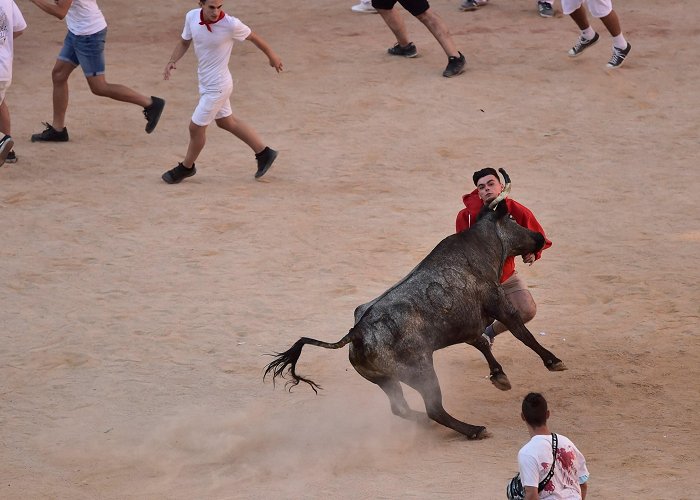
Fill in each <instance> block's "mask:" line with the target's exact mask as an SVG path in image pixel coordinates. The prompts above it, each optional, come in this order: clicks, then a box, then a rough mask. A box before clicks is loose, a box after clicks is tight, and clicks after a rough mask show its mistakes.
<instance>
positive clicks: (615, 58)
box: [606, 42, 632, 69]
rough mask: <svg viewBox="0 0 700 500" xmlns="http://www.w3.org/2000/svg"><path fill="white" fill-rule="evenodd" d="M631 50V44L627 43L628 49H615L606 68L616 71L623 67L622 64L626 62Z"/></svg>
mask: <svg viewBox="0 0 700 500" xmlns="http://www.w3.org/2000/svg"><path fill="white" fill-rule="evenodd" d="M630 49H632V46H631V45H630V44H629V42H627V47H626V48H624V49H618V48H617V47H613V53H612V57H611V58H610V60H609V61H608V64H607V65H606V67H607V68H610V69H615V68H619V67H620V66H622V63H623V62H625V57H627V54H629V53H630Z"/></svg>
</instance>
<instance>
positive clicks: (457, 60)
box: [442, 52, 467, 78]
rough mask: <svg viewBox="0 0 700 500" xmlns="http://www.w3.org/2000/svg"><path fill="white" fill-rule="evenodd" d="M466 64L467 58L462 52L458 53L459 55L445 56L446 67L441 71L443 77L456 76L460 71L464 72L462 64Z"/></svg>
mask: <svg viewBox="0 0 700 500" xmlns="http://www.w3.org/2000/svg"><path fill="white" fill-rule="evenodd" d="M466 64H467V59H466V58H465V57H464V54H462V53H461V52H460V53H459V57H454V56H450V57H448V58H447V67H446V68H445V71H443V72H442V76H444V77H445V78H451V77H453V76H457V75H459V74H460V73H464V66H465V65H466Z"/></svg>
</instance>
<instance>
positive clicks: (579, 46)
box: [569, 33, 600, 57]
mask: <svg viewBox="0 0 700 500" xmlns="http://www.w3.org/2000/svg"><path fill="white" fill-rule="evenodd" d="M599 38H600V35H599V34H598V33H596V34H595V36H593V38H591V39H590V40H586V39H585V38H583V36H580V37H579V39H578V42H576V45H574V46H573V47H571V48H570V49H569V57H576V56H577V55H579V54H581V52H583V51H584V50H586V49H587V48H588V47H590V46H591V45H595V43H596V42H597V41H598V39H599Z"/></svg>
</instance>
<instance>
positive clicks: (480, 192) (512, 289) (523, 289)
mask: <svg viewBox="0 0 700 500" xmlns="http://www.w3.org/2000/svg"><path fill="white" fill-rule="evenodd" d="M472 179H473V181H474V185H475V186H476V189H475V190H474V191H472V192H471V193H469V194H465V195H464V196H463V197H462V201H463V202H464V206H465V208H463V209H462V210H461V211H460V212H459V213H458V214H457V224H456V225H457V232H458V233H459V232H462V231H465V230H467V229H469V228H470V227H471V226H472V224H474V223H476V219H477V217H478V216H479V212H481V209H482V208H484V205H488V204H489V203H490V202H492V201H493V200H494V199H496V197H497V196H498V195H499V194H501V191H503V187H504V186H503V184H501V180H500V178H499V177H498V172H496V170H495V169H493V168H484V169H481V170H479V171H478V172H474V175H473V176H472ZM504 203H505V204H506V207H507V208H508V213H509V214H510V215H511V217H512V218H513V220H515V222H517V223H518V224H520V225H521V226H523V227H526V228H528V229H529V230H531V231H536V232H538V233H541V234H542V236H544V237H545V238H544V239H545V243H544V247H542V250H544V249H546V248H549V247H550V246H552V242H551V241H549V240H548V239H547V236H546V235H545V234H544V229H542V226H541V225H540V223H539V222H537V219H535V216H534V215H533V214H532V212H530V210H529V209H528V208H527V207H525V206H523V205H521V204H520V203H518V202H517V201H514V200H511V199H510V198H506V199H505V200H504ZM542 250H540V251H539V252H537V253H536V254H532V253H530V254H527V255H523V262H525V263H527V264H529V265H532V264H533V262H535V261H536V260H537V259H539V258H540V257H541V255H542ZM501 286H502V287H503V290H504V291H505V292H506V296H507V297H508V299H509V300H510V302H511V303H512V304H513V306H514V307H515V308H516V309H517V310H518V312H519V313H520V318H521V319H522V320H523V323H527V322H528V321H530V320H531V319H532V318H534V317H535V313H537V304H535V301H534V299H533V298H532V295H531V294H530V291H529V290H528V289H527V284H526V283H525V280H523V279H522V278H521V277H520V276H519V275H518V273H517V272H516V271H515V258H514V257H508V258H507V259H506V261H505V263H504V265H503V272H502V274H501ZM507 329H508V328H507V327H506V326H505V325H504V324H503V323H501V322H500V321H494V322H493V323H492V324H490V325H489V326H487V327H486V330H485V331H484V336H486V337H487V338H488V341H489V343H490V344H491V345H493V339H494V337H495V336H496V335H498V334H499V333H503V332H505V331H506V330H507Z"/></svg>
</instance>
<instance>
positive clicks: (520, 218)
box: [456, 189, 552, 283]
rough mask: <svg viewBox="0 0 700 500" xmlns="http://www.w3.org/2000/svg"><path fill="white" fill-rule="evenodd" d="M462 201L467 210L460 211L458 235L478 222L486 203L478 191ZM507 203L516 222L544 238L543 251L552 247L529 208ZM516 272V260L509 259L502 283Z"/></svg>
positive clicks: (513, 202)
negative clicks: (477, 219)
mask: <svg viewBox="0 0 700 500" xmlns="http://www.w3.org/2000/svg"><path fill="white" fill-rule="evenodd" d="M462 201H463V202H464V206H465V208H463V209H462V210H460V211H459V213H458V214H457V223H456V225H457V232H458V233H460V232H462V231H465V230H467V229H469V228H470V227H471V226H472V224H474V223H475V222H476V218H477V217H478V215H479V212H481V209H482V208H484V202H483V201H482V200H481V198H479V194H478V193H477V190H476V189H475V190H474V191H472V192H471V193H469V194H465V195H464V196H463V197H462ZM505 202H506V207H507V208H508V213H509V214H510V215H512V216H513V219H514V220H515V222H517V223H518V224H520V225H521V226H523V227H526V228H528V229H529V230H530V231H535V232H538V233H541V234H542V236H544V247H542V250H544V249H546V248H549V247H551V246H552V242H551V241H549V240H548V239H547V236H546V235H545V234H544V229H542V226H540V223H539V222H537V219H535V216H534V215H533V214H532V212H530V209H529V208H527V207H525V206H524V205H521V204H520V203H518V202H517V201H515V200H511V199H510V198H506V199H505ZM542 250H540V251H539V252H537V253H536V254H535V259H539V258H540V257H541V256H542ZM514 272H515V258H514V257H508V258H506V261H505V263H504V264H503V274H501V283H503V282H504V281H505V280H507V279H508V278H510V277H511V276H513V273H514Z"/></svg>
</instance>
